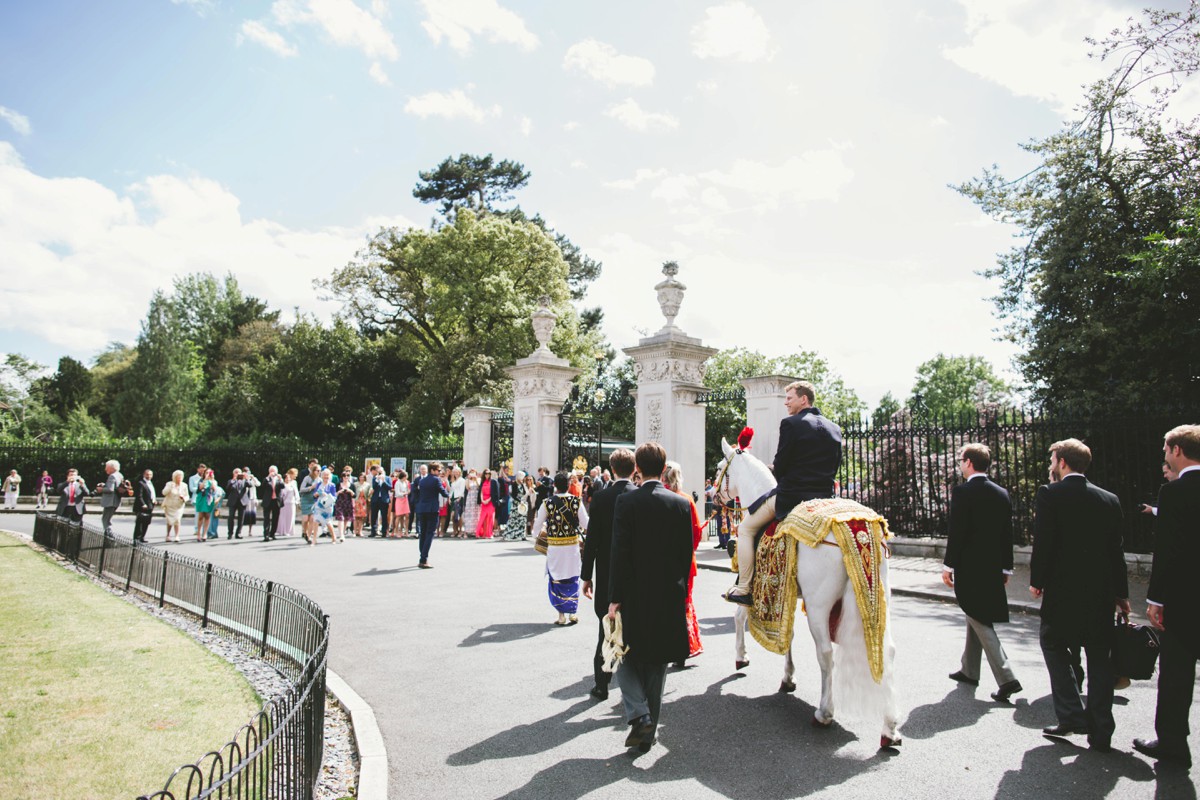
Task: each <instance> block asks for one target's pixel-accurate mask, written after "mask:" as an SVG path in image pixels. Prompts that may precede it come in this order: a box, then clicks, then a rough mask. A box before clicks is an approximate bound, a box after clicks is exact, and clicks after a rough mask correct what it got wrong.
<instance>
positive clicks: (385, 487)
mask: <svg viewBox="0 0 1200 800" xmlns="http://www.w3.org/2000/svg"><path fill="white" fill-rule="evenodd" d="M390 502H392V479H391V478H389V477H388V476H387V475H376V476H374V477H372V478H371V504H372V505H376V506H386V505H387V504H388V503H390Z"/></svg>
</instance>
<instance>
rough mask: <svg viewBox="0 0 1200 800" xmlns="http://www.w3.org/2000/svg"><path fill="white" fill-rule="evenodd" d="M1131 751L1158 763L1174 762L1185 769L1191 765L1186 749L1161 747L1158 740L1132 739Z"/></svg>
mask: <svg viewBox="0 0 1200 800" xmlns="http://www.w3.org/2000/svg"><path fill="white" fill-rule="evenodd" d="M1133 749H1134V750H1137V751H1138V752H1139V753H1141V754H1142V755H1144V756H1150V757H1151V758H1153V759H1156V760H1158V761H1174V762H1175V763H1177V764H1182V765H1184V766H1185V767H1190V766H1191V765H1192V754H1191V753H1189V752H1188V751H1187V749H1186V748H1178V749H1177V748H1174V747H1163V745H1162V743H1161V742H1159V741H1158V739H1134V740H1133Z"/></svg>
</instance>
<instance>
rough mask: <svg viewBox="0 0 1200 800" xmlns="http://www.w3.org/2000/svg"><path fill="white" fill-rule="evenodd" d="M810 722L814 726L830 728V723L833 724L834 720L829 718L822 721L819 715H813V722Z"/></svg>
mask: <svg viewBox="0 0 1200 800" xmlns="http://www.w3.org/2000/svg"><path fill="white" fill-rule="evenodd" d="M809 724H810V725H812V726H813V727H814V728H828V727H829V726H830V725H832V724H833V720H832V719H827V720H825V721H824V722H822V721H821V720H820V719H819V718H818V717H813V718H812V722H811V723H809Z"/></svg>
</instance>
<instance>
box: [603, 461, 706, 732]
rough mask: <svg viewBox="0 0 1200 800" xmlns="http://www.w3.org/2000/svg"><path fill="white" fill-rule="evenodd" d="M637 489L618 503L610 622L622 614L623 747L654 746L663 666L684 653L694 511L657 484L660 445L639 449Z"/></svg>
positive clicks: (660, 469)
mask: <svg viewBox="0 0 1200 800" xmlns="http://www.w3.org/2000/svg"><path fill="white" fill-rule="evenodd" d="M634 461H635V462H636V464H637V468H638V471H639V472H640V473H641V475H642V485H641V486H640V487H639V488H638V489H637V490H635V491H632V492H626V493H625V494H622V495H620V496H619V497H618V498H617V502H616V506H615V510H614V518H613V550H612V564H611V575H610V578H609V606H608V616H609V617H610V618H613V619H615V618H616V615H617V614H618V613H620V615H621V623H622V627H623V631H624V641H625V645H626V646H627V647H628V648H629V650H628V652H627V653H626V654H625V657H624V659H623V660H622V662H621V665H620V667H618V669H617V685H618V686H620V687H621V702H622V704H623V706H624V709H625V718H626V720H627V721H628V723H629V726H630V732H629V736H628V737H626V739H625V746H626V747H637V748H638V749H639V750H641V751H642V752H647V751H648V750H649V749H650V747H651V745H653V744H654V741H655V734H656V732H657V730H658V723H659V717H660V711H661V706H662V695H663V686H664V684H665V683H666V677H667V665H668V664H670V663H672V662H674V661H683V660H684V659H685V658H687V655H688V632H687V621H686V619H685V616H684V612H685V608H686V606H687V579H688V572H689V570H690V569H691V565H692V509H691V504H690V503H688V501H687V498H685V497H682V496H680V495H678V494H676V493H675V492H672V491H671V490H670V489H668V488H666V487H665V486H663V484H662V480H661V478H662V473H663V468H664V467H665V466H666V462H667V454H666V451H664V450H663V448H662V445H660V444H659V443H658V442H647V443H645V444H642V445H641V446H639V447H638V449H637V452H636V453H635V454H634Z"/></svg>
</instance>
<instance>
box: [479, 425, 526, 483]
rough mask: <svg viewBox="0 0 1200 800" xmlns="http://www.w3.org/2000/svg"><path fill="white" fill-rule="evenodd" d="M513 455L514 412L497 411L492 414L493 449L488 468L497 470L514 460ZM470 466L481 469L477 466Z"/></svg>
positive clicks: (516, 467) (520, 466)
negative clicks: (511, 459)
mask: <svg viewBox="0 0 1200 800" xmlns="http://www.w3.org/2000/svg"><path fill="white" fill-rule="evenodd" d="M513 453H514V447H513V412H511V411H497V412H496V413H494V414H492V449H491V451H490V452H489V453H488V463H487V466H488V467H490V468H492V469H495V468H497V467H499V466H500V465H501V464H504V463H506V462H507V461H508V460H509V459H510V458H512V457H513ZM469 466H472V467H476V469H478V468H479V467H477V466H476V465H475V464H471V465H469ZM514 468H515V469H525V465H524V464H517V465H515V467H514Z"/></svg>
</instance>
